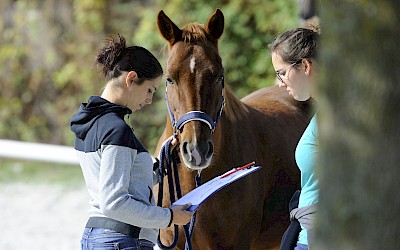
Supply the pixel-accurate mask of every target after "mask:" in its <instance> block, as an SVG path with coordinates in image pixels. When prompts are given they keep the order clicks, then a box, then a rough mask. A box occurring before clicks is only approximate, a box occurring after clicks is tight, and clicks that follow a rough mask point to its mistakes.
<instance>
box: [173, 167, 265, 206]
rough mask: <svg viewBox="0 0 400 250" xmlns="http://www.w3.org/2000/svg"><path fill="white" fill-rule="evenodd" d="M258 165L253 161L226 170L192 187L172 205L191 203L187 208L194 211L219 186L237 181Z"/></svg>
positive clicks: (218, 188)
mask: <svg viewBox="0 0 400 250" xmlns="http://www.w3.org/2000/svg"><path fill="white" fill-rule="evenodd" d="M260 168H261V167H260V166H255V162H254V161H253V162H250V163H248V164H246V165H244V166H242V167H239V168H234V169H232V170H229V171H228V172H226V173H224V174H222V175H220V176H217V177H215V178H214V179H211V180H209V181H208V182H206V183H204V184H203V185H201V186H199V187H197V188H195V189H193V190H192V191H190V192H189V193H187V194H186V195H184V196H182V197H181V198H180V199H179V200H177V201H176V202H174V204H172V206H176V205H185V204H188V203H190V204H192V205H191V206H190V207H189V208H188V209H187V210H188V211H195V210H196V209H197V208H198V207H199V206H200V205H201V203H203V202H204V201H205V200H206V199H207V198H208V197H210V196H211V195H212V194H214V193H215V192H217V191H218V190H220V189H221V188H223V187H225V186H227V185H229V184H231V183H232V182H234V181H237V180H239V179H241V178H243V177H245V176H246V175H248V174H250V173H253V172H254V171H256V170H258V169H260Z"/></svg>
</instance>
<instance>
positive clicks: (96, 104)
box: [71, 96, 172, 243]
mask: <svg viewBox="0 0 400 250" xmlns="http://www.w3.org/2000/svg"><path fill="white" fill-rule="evenodd" d="M130 113H131V111H130V110H129V109H128V108H125V107H122V106H119V105H116V104H113V103H110V102H108V101H107V100H105V99H103V98H101V97H97V96H92V97H90V98H89V101H88V103H83V104H82V105H81V106H80V108H79V110H78V112H77V113H76V114H75V115H74V116H73V117H72V120H71V130H72V131H73V132H74V133H75V135H76V138H75V149H76V152H77V156H78V159H79V162H80V165H81V168H82V172H83V176H84V179H85V182H86V187H87V189H88V192H89V194H90V197H91V200H90V208H89V216H90V217H108V218H111V219H114V220H118V221H121V222H124V223H127V224H131V225H134V226H137V227H140V228H142V229H141V231H140V235H139V238H140V239H146V240H149V241H152V242H153V243H156V241H157V236H158V229H159V228H164V227H167V226H168V225H169V224H170V223H171V219H172V218H171V212H170V210H169V209H168V208H161V207H158V206H156V205H155V200H154V196H153V192H152V186H153V184H155V182H156V180H157V176H154V174H155V173H154V172H153V160H152V157H151V155H150V154H149V153H148V152H147V150H146V149H145V148H144V147H143V145H142V144H141V143H140V142H139V140H138V139H137V138H136V137H135V135H134V133H133V131H132V129H131V128H130V127H129V126H128V124H126V122H125V121H124V116H125V115H126V114H130Z"/></svg>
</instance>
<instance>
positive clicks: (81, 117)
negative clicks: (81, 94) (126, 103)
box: [70, 96, 132, 139]
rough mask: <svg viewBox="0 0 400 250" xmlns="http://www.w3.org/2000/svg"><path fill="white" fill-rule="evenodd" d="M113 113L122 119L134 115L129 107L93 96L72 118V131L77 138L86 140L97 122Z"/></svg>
mask: <svg viewBox="0 0 400 250" xmlns="http://www.w3.org/2000/svg"><path fill="white" fill-rule="evenodd" d="M111 112H113V113H116V114H117V115H118V116H120V117H121V118H122V119H123V117H124V116H125V115H127V114H131V113H132V111H131V110H130V109H129V108H127V107H123V106H120V105H117V104H114V103H111V102H109V101H107V100H105V99H103V98H101V97H99V96H91V97H90V98H89V100H88V102H87V103H82V104H81V105H80V106H79V109H78V111H77V112H76V113H75V114H74V115H73V116H72V119H71V124H70V127H71V130H72V132H74V133H75V135H76V137H78V138H80V139H85V137H86V135H87V133H88V131H89V130H90V128H91V127H92V126H93V124H94V123H95V122H96V120H97V119H98V118H99V117H101V116H103V115H105V114H108V113H111Z"/></svg>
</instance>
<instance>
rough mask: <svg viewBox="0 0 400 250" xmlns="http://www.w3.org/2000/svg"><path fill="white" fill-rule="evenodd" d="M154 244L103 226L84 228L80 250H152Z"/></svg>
mask: <svg viewBox="0 0 400 250" xmlns="http://www.w3.org/2000/svg"><path fill="white" fill-rule="evenodd" d="M153 247H154V244H153V243H152V242H150V241H147V240H139V239H137V238H134V237H130V236H128V235H125V234H121V233H118V232H115V231H113V230H109V229H103V228H91V227H90V228H88V227H87V228H85V230H84V231H83V235H82V240H81V248H82V250H122V249H123V250H153Z"/></svg>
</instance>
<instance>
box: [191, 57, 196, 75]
mask: <svg viewBox="0 0 400 250" xmlns="http://www.w3.org/2000/svg"><path fill="white" fill-rule="evenodd" d="M195 66H196V59H195V58H194V57H192V59H190V72H191V73H194V67H195Z"/></svg>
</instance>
